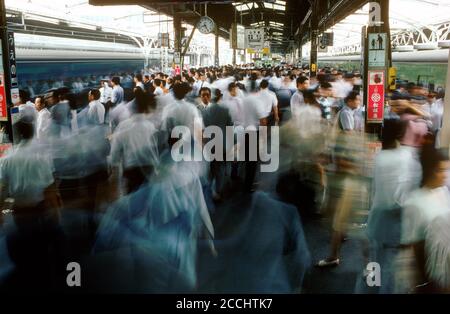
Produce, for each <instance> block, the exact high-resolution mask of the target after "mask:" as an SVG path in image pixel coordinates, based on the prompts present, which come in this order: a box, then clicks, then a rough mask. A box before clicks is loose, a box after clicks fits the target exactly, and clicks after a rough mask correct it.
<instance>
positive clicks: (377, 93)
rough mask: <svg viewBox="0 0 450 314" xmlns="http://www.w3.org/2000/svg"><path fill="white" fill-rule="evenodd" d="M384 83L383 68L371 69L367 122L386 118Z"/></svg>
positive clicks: (369, 74) (375, 121)
mask: <svg viewBox="0 0 450 314" xmlns="http://www.w3.org/2000/svg"><path fill="white" fill-rule="evenodd" d="M384 83H385V72H384V71H383V70H369V72H368V93H367V122H369V123H380V122H383V119H384V97H385V91H384V88H385V87H384Z"/></svg>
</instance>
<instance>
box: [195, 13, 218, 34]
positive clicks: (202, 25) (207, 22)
mask: <svg viewBox="0 0 450 314" xmlns="http://www.w3.org/2000/svg"><path fill="white" fill-rule="evenodd" d="M215 27H216V23H215V22H214V21H213V19H212V18H210V17H208V16H202V17H201V18H200V20H199V21H198V23H197V28H198V30H199V31H200V33H202V34H211V33H212V32H213V31H214V29H215Z"/></svg>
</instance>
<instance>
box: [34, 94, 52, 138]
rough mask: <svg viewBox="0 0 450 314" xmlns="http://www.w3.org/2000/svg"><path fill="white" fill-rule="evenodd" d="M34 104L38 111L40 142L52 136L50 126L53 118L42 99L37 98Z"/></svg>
mask: <svg viewBox="0 0 450 314" xmlns="http://www.w3.org/2000/svg"><path fill="white" fill-rule="evenodd" d="M34 104H35V106H36V110H37V111H38V114H37V119H36V138H37V139H38V140H44V139H47V138H48V136H49V135H50V124H51V121H52V117H51V114H50V111H49V110H48V109H47V107H46V106H45V102H44V99H43V98H42V97H37V98H36V99H35V101H34Z"/></svg>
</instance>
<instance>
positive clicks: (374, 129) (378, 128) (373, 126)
mask: <svg viewBox="0 0 450 314" xmlns="http://www.w3.org/2000/svg"><path fill="white" fill-rule="evenodd" d="M370 3H374V4H375V3H378V4H379V6H380V7H379V12H378V8H376V7H375V6H374V5H371V6H372V7H373V8H374V9H373V10H371V12H370V15H369V23H372V24H373V25H369V26H368V27H367V36H366V37H365V44H364V49H365V50H364V75H363V76H364V77H363V79H364V97H365V99H364V100H365V101H364V103H365V105H366V127H365V130H366V133H368V134H378V135H380V136H381V134H382V122H383V120H382V118H383V112H384V106H385V102H386V99H387V96H388V93H389V68H390V67H391V66H392V47H391V46H392V45H391V30H390V24H389V0H374V1H371V2H370ZM371 34H372V35H371ZM378 34H381V35H383V34H386V39H385V41H386V42H385V43H383V44H381V46H383V45H384V50H385V63H384V65H381V64H377V62H373V60H372V61H371V60H370V59H371V58H372V57H371V56H370V54H371V52H370V50H372V53H373V47H374V45H373V43H372V42H369V37H371V36H372V40H374V38H375V39H376V38H377V36H378ZM375 43H376V45H378V44H379V42H378V41H376V42H375ZM376 45H375V47H376ZM369 71H383V72H384V99H385V102H384V103H381V102H380V103H378V104H376V102H375V101H373V103H372V101H371V99H372V93H373V92H371V91H370V90H369V81H370V78H369ZM372 73H373V72H372ZM371 106H374V107H373V108H375V106H378V107H377V110H378V118H375V120H372V121H369V119H373V118H374V117H370V115H371V111H372V109H371ZM373 112H375V111H373ZM376 119H379V120H378V121H376Z"/></svg>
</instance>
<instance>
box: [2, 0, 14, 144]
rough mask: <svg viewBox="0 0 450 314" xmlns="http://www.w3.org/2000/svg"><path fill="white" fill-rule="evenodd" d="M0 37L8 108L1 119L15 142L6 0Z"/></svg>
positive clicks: (3, 2) (5, 96)
mask: <svg viewBox="0 0 450 314" xmlns="http://www.w3.org/2000/svg"><path fill="white" fill-rule="evenodd" d="M0 39H1V54H2V56H1V58H2V61H3V62H2V63H3V68H0V72H3V73H0V74H3V82H1V84H2V85H3V86H2V87H0V88H2V89H3V90H4V95H2V96H3V97H4V99H3V100H2V103H3V104H6V108H3V109H4V110H6V117H7V121H5V119H3V121H1V122H0V123H1V126H2V127H3V126H6V132H7V133H8V137H9V141H10V142H11V143H12V142H13V131H12V122H11V108H12V106H13V103H12V97H11V69H10V62H9V56H10V52H9V43H8V27H7V21H6V7H5V1H4V0H0ZM16 84H17V83H16Z"/></svg>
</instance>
